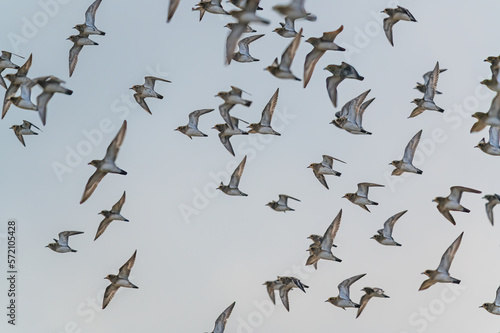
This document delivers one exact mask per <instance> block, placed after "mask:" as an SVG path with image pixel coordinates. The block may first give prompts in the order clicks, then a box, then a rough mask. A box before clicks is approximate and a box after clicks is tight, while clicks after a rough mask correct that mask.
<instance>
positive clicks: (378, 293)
mask: <svg viewBox="0 0 500 333" xmlns="http://www.w3.org/2000/svg"><path fill="white" fill-rule="evenodd" d="M361 291H364V292H365V294H364V295H363V296H362V297H361V300H360V301H359V305H360V306H359V309H358V313H357V314H356V318H358V317H359V316H360V315H361V312H363V310H364V309H365V307H366V305H367V304H368V301H369V300H370V299H372V298H373V297H377V298H389V296H387V295H386V294H384V291H383V290H382V289H380V288H370V287H365V288H363V289H361Z"/></svg>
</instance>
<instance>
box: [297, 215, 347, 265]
mask: <svg viewBox="0 0 500 333" xmlns="http://www.w3.org/2000/svg"><path fill="white" fill-rule="evenodd" d="M341 219H342V209H341V210H340V211H339V213H338V214H337V216H336V217H335V219H334V220H333V222H332V223H331V224H330V226H328V229H326V231H325V234H324V235H323V237H315V236H317V235H311V236H309V237H308V238H309V239H311V240H312V241H313V242H314V243H313V244H312V245H311V246H310V247H309V249H310V250H309V258H307V261H306V266H309V265H314V268H316V269H317V263H318V261H319V260H320V259H324V260H331V261H337V262H341V261H342V260H341V259H339V258H337V257H336V256H334V255H333V253H332V247H334V245H333V241H334V239H335V236H336V235H337V232H338V231H339V228H340V220H341Z"/></svg>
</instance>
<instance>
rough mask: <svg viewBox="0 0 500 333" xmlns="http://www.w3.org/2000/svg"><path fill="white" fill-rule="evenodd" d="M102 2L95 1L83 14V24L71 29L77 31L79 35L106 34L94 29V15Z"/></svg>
mask: <svg viewBox="0 0 500 333" xmlns="http://www.w3.org/2000/svg"><path fill="white" fill-rule="evenodd" d="M101 2H102V0H96V1H94V3H93V4H92V5H90V7H89V8H88V9H87V11H86V12H85V23H83V24H78V25H75V26H74V27H73V29H76V30H78V32H79V33H80V34H81V35H87V36H88V35H102V36H104V35H105V34H106V33H105V32H104V31H101V30H99V29H97V28H96V26H95V13H96V11H97V8H99V5H100V4H101Z"/></svg>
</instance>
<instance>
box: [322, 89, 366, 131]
mask: <svg viewBox="0 0 500 333" xmlns="http://www.w3.org/2000/svg"><path fill="white" fill-rule="evenodd" d="M370 91H371V90H367V91H365V92H364V93H362V94H361V95H359V96H358V97H355V98H354V99H352V100H350V101H349V102H347V103H346V104H345V105H344V106H343V107H342V109H341V110H340V111H338V112H336V113H335V117H336V118H337V119H335V120H332V121H331V122H330V124H333V125H335V126H336V127H338V128H341V129H343V130H346V131H347V132H349V133H351V134H361V135H371V134H372V133H371V132H368V131H367V130H365V129H364V128H363V114H364V113H365V111H366V109H367V108H368V106H370V104H371V103H372V102H373V101H374V100H375V98H372V99H369V100H368V101H366V102H363V101H364V100H365V98H366V96H367V95H368V94H369V93H370Z"/></svg>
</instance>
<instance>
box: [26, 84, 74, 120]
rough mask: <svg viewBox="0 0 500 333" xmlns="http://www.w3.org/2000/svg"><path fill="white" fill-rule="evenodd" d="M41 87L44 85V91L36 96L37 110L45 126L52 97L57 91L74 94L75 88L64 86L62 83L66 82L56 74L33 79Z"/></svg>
mask: <svg viewBox="0 0 500 333" xmlns="http://www.w3.org/2000/svg"><path fill="white" fill-rule="evenodd" d="M33 81H34V82H36V83H37V84H38V85H39V86H40V87H42V89H43V92H42V93H41V94H40V95H38V97H37V98H36V104H37V110H38V114H39V115H40V119H41V120H42V124H43V125H44V126H45V123H46V122H47V104H48V103H49V101H50V100H51V99H52V97H53V96H54V94H55V93H59V94H64V95H72V94H73V90H70V89H67V88H64V87H63V86H62V84H64V83H65V82H64V81H63V80H61V79H59V78H57V77H55V76H52V75H50V76H43V77H38V78H35V79H33Z"/></svg>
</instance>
